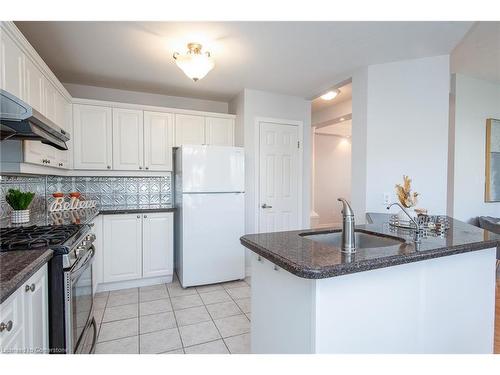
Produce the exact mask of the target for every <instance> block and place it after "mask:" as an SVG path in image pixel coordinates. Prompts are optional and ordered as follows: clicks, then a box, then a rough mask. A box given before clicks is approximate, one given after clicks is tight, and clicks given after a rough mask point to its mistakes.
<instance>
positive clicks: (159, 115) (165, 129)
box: [144, 111, 174, 171]
mask: <svg viewBox="0 0 500 375" xmlns="http://www.w3.org/2000/svg"><path fill="white" fill-rule="evenodd" d="M173 146H174V124H173V115H172V114H171V113H163V112H147V111H146V112H144V165H145V169H146V170H150V171H171V170H172V147H173Z"/></svg>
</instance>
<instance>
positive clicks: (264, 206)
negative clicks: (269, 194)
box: [261, 203, 273, 208]
mask: <svg viewBox="0 0 500 375" xmlns="http://www.w3.org/2000/svg"><path fill="white" fill-rule="evenodd" d="M261 207H262V208H273V206H268V205H267V203H264V204H263V205H262V206H261Z"/></svg>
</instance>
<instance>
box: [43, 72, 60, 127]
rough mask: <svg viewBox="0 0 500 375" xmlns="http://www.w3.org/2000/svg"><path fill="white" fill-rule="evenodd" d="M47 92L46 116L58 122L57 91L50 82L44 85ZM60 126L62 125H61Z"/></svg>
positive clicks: (45, 92)
mask: <svg viewBox="0 0 500 375" xmlns="http://www.w3.org/2000/svg"><path fill="white" fill-rule="evenodd" d="M44 94H45V117H47V118H48V119H49V120H51V121H53V122H54V123H57V121H56V102H57V91H56V89H55V88H54V86H52V85H51V84H50V83H49V82H47V84H46V85H45V87H44ZM59 126H60V125H59Z"/></svg>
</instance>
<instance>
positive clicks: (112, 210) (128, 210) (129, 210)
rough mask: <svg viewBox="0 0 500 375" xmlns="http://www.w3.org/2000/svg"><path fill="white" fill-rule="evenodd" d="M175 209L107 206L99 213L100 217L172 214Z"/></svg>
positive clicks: (164, 206) (146, 206) (155, 205)
mask: <svg viewBox="0 0 500 375" xmlns="http://www.w3.org/2000/svg"><path fill="white" fill-rule="evenodd" d="M175 210H176V209H175V207H172V206H170V205H161V204H151V205H142V206H109V207H101V208H100V209H99V213H100V214H101V215H117V214H139V213H148V212H149V213H154V212H174V211H175Z"/></svg>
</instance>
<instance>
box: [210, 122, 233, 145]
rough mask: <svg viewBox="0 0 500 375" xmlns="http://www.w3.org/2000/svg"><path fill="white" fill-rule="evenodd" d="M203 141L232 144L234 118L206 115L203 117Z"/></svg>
mask: <svg viewBox="0 0 500 375" xmlns="http://www.w3.org/2000/svg"><path fill="white" fill-rule="evenodd" d="M205 143H206V144H209V145H216V146H233V145H234V120H233V119H231V118H221V117H207V118H206V119H205Z"/></svg>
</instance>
